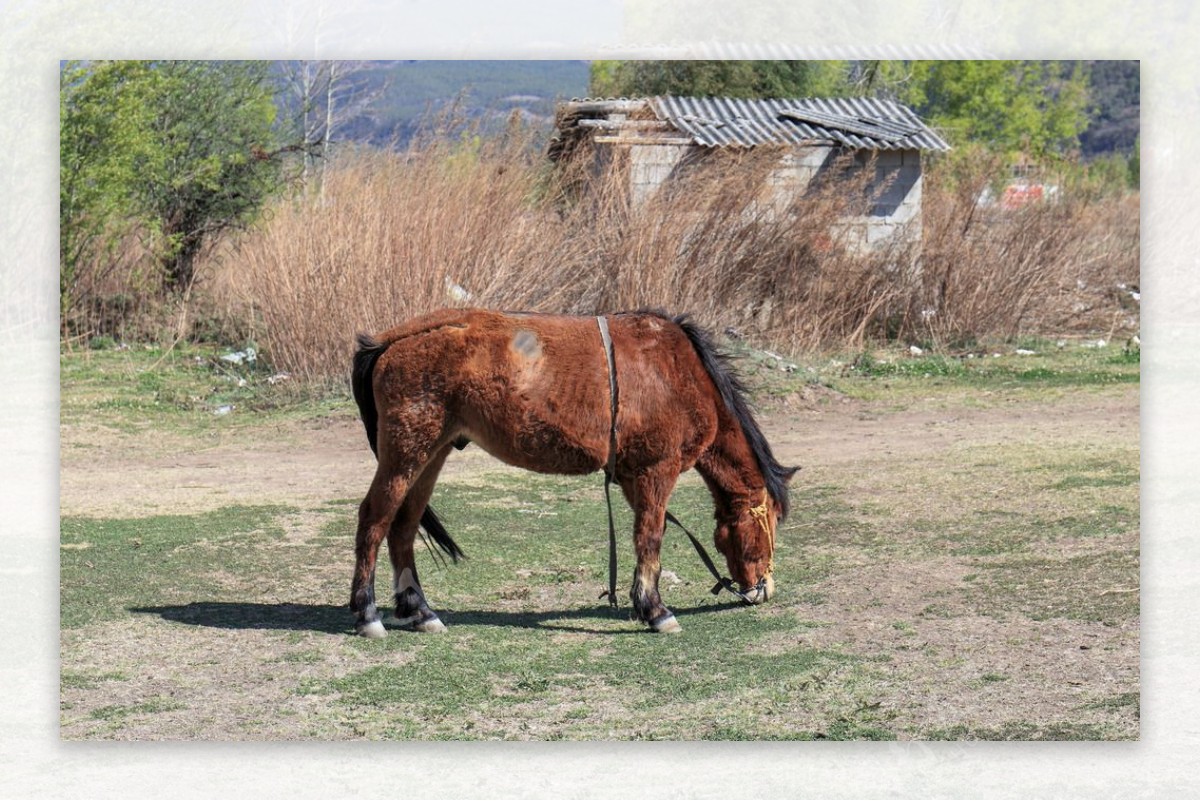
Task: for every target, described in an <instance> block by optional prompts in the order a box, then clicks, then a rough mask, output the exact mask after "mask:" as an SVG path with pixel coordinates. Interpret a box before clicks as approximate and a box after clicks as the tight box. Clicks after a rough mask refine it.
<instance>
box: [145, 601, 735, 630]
mask: <svg viewBox="0 0 1200 801" xmlns="http://www.w3.org/2000/svg"><path fill="white" fill-rule="evenodd" d="M738 606H740V604H738V603H730V602H716V603H711V604H702V605H699V606H692V607H686V608H676V609H674V610H673V611H674V613H675V615H676V617H682V616H685V615H694V614H701V613H705V612H715V611H718V610H721V609H729V608H734V607H738ZM129 611H130V612H133V613H134V614H140V615H157V616H158V617H161V618H162V619H163V620H168V621H171V622H173V623H184V624H187V625H189V626H201V627H204V628H217V629H234V630H264V631H265V630H276V631H314V632H323V633H325V634H345V633H349V632H352V631H353V630H354V625H353V622H354V619H353V616H352V615H351V613H350V610H349V608H348V607H346V606H334V605H332V604H291V603H279V604H265V603H237V602H229V601H193V602H191V603H188V604H180V605H173V606H140V607H132V608H130V610H129ZM438 615H439V616H440V617H441V618H442V620H443V621H445V623H446V625H448V626H454V625H456V624H457V625H461V626H497V627H511V628H522V629H550V630H556V631H574V632H580V633H586V634H641V633H649V630H648V629H645V628H642V627H640V626H636V627H633V626H631V627H628V628H617V629H614V628H605V627H600V626H597V625H595V624H594V623H595V622H596V621H601V620H609V621H611V620H617V621H626V622H631V621H630V617H629V615H630V610H629V608H628V607H622V608H619V609H617V610H614V609H612V607H609V606H591V607H583V608H579V609H564V610H555V611H549V612H546V611H543V612H526V611H496V610H484V609H455V608H452V607H451V608H439V609H438ZM589 622H591V623H592V625H589Z"/></svg>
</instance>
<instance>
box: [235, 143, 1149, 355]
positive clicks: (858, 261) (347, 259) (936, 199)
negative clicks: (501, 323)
mask: <svg viewBox="0 0 1200 801" xmlns="http://www.w3.org/2000/svg"><path fill="white" fill-rule="evenodd" d="M527 145H528V143H527V142H526V141H523V140H521V139H520V138H519V137H518V138H509V139H503V140H495V141H482V142H481V141H479V140H473V139H470V138H464V139H460V140H457V141H453V142H448V141H446V140H441V141H436V140H435V141H431V142H428V143H426V144H425V145H423V146H421V147H419V148H416V149H413V150H410V151H409V152H407V153H404V154H394V153H384V152H369V153H358V154H354V155H350V156H345V157H343V158H342V159H341V160H340V161H339V162H337V163H335V164H333V165H331V168H330V169H329V170H328V171H327V175H326V183H325V186H324V190H323V192H322V193H321V195H320V196H319V197H311V196H309V197H300V198H294V199H291V200H288V201H287V202H284V203H281V204H279V205H278V206H277V207H275V208H274V209H273V210H272V211H271V213H270V215H269V220H268V221H267V222H266V224H264V225H262V226H260V227H259V229H257V230H256V231H255V232H253V233H252V234H251V235H248V236H247V237H245V238H244V239H243V240H242V241H241V242H240V243H239V245H238V247H237V249H236V251H235V252H233V253H232V254H227V255H226V258H225V260H224V263H225V267H226V270H225V275H226V280H227V286H228V289H229V291H230V292H231V293H232V295H231V296H235V297H237V298H239V299H240V301H241V303H242V304H243V307H244V308H245V309H247V310H248V311H245V312H244V314H245V315H246V316H247V318H251V317H252V318H253V320H254V328H255V330H256V331H257V335H256V336H257V339H258V341H259V343H260V344H261V345H262V346H264V347H265V348H266V350H267V351H268V352H269V354H270V357H271V359H272V361H273V363H274V364H276V365H277V366H279V367H280V368H282V369H287V370H289V371H291V372H293V373H294V374H296V375H297V376H300V377H305V378H309V379H327V378H337V377H340V376H342V375H343V374H344V371H345V370H346V369H347V365H348V363H349V353H350V349H351V346H352V340H353V335H354V334H355V333H356V332H358V331H374V330H380V329H383V328H386V327H389V326H391V325H393V324H395V323H396V322H398V321H400V320H403V319H405V318H408V317H412V316H414V315H417V314H420V313H423V312H426V311H429V310H432V309H434V308H438V307H443V306H448V305H449V306H453V305H458V306H465V305H476V306H486V307H493V308H506V309H529V310H536V311H547V312H569V313H599V312H604V311H617V310H622V309H631V308H640V307H660V308H665V309H667V310H669V311H672V312H688V313H690V314H692V315H693V316H695V317H696V318H698V319H699V320H700V321H701V322H703V323H704V324H706V325H709V326H712V327H714V328H717V329H718V330H723V329H727V328H732V329H735V330H736V331H737V332H738V333H739V334H741V335H743V336H747V337H750V338H752V339H754V340H756V341H760V342H766V343H770V344H772V345H773V346H775V347H777V348H779V349H781V350H784V351H787V352H791V353H796V352H800V351H807V350H815V349H822V348H835V349H856V348H861V347H863V345H864V343H865V342H866V341H868V340H874V339H880V338H884V337H901V338H904V339H906V340H909V341H915V342H931V341H932V342H934V343H938V344H943V345H944V344H950V345H953V344H955V343H959V342H963V341H968V340H971V339H984V338H989V337H1013V336H1018V335H1023V334H1030V333H1042V334H1044V333H1048V332H1051V331H1054V332H1059V331H1061V330H1063V329H1064V328H1080V329H1087V328H1090V329H1097V328H1104V327H1111V326H1112V325H1114V324H1115V323H1116V322H1117V315H1119V313H1120V311H1121V310H1120V308H1119V306H1118V304H1117V300H1119V298H1117V297H1116V295H1115V294H1113V287H1115V285H1116V284H1118V283H1128V284H1136V283H1137V272H1138V261H1137V238H1138V220H1137V206H1136V198H1134V199H1133V200H1128V199H1125V200H1122V199H1113V198H1098V197H1092V196H1087V195H1081V196H1079V197H1074V198H1071V199H1068V200H1066V201H1064V202H1060V203H1053V204H1050V203H1047V204H1042V205H1039V206H1037V207H1034V208H1028V209H1025V210H1022V211H1020V212H1017V213H1009V214H1004V215H1000V214H997V213H988V214H986V215H985V214H984V212H983V211H982V210H980V209H979V208H977V206H976V204H975V202H974V201H975V198H976V197H977V196H978V190H979V189H980V188H981V187H982V185H983V182H985V181H986V180H987V177H988V175H989V173H988V172H987V170H986V167H987V165H977V166H976V167H975V168H974V169H975V172H974V173H972V172H969V174H965V175H964V174H955V175H948V174H944V173H946V172H947V171H948V170H943V171H941V172H939V170H938V169H936V168H935V169H932V170H931V171H930V172H929V174H928V175H927V178H926V182H925V196H924V197H925V210H924V215H925V217H924V224H923V227H924V236H923V250H922V249H919V248H914V247H907V246H901V245H895V246H892V247H891V248H887V249H884V250H877V251H873V252H871V253H862V252H858V251H856V250H855V248H853V247H852V246H850V245H849V243H848V242H846V241H843V238H844V235H845V233H846V232H845V231H844V230H843V228H842V227H839V225H838V221H839V220H840V219H843V218H844V217H845V216H846V215H853V214H860V213H862V212H863V211H864V205H865V203H866V202H867V200H866V193H865V192H864V191H863V182H864V181H865V178H866V175H867V173H868V172H869V171H868V170H860V171H858V172H857V173H849V174H847V175H845V176H843V177H842V178H841V179H840V180H831V181H828V182H826V183H825V184H824V185H823V186H820V187H812V188H810V191H808V192H806V193H805V194H804V195H803V196H802V197H797V198H795V200H794V201H793V202H792V203H791V205H790V207H789V208H788V209H786V210H784V211H783V213H779V212H780V209H779V208H777V206H776V205H775V204H773V203H770V202H766V198H767V197H768V194H767V192H768V190H767V184H768V176H769V173H770V171H771V168H772V167H773V166H774V164H775V163H776V159H777V158H778V153H775V152H772V151H769V150H761V151H756V152H753V153H741V154H737V153H718V154H714V155H713V156H711V157H710V158H708V159H706V160H705V161H704V162H703V164H702V165H701V166H700V167H699V168H697V169H693V170H691V171H689V173H688V174H687V175H686V176H684V177H683V178H681V179H680V180H678V181H677V182H676V183H675V184H674V185H673V186H672V187H671V189H670V190H664V191H660V192H659V193H658V194H657V195H655V196H654V197H652V198H651V199H650V200H649V201H648V202H646V203H644V204H642V205H641V206H640V207H638V208H633V207H631V205H630V202H629V199H628V197H627V195H626V193H625V192H624V191H623V190H622V187H623V186H625V183H624V170H625V169H627V165H624V164H622V163H621V162H620V161H619V160H618V161H616V162H614V163H611V164H608V165H606V166H604V167H602V168H596V167H595V165H594V162H591V161H588V160H586V159H581V160H579V161H578V162H577V163H576V164H575V165H574V167H573V169H569V170H566V171H565V172H559V173H551V172H550V170H549V169H548V167H547V165H546V164H545V162H544V160H543V159H542V158H541V156H540V154H538V153H537V152H536V151H533V150H531V149H530V148H529V147H528V146H527ZM597 169H599V172H597ZM976 173H978V174H976ZM584 178H586V179H587V180H584ZM949 187H955V188H953V189H951V188H949ZM1097 291H1100V292H1101V293H1108V294H1102V296H1099V295H1095V293H1096V292H1097ZM1089 292H1090V293H1091V294H1089ZM1126 316H1127V315H1126ZM1134 325H1136V321H1135V322H1134Z"/></svg>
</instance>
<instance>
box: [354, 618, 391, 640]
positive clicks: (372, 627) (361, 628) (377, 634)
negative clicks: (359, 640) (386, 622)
mask: <svg viewBox="0 0 1200 801" xmlns="http://www.w3.org/2000/svg"><path fill="white" fill-rule="evenodd" d="M357 631H358V636H360V637H366V638H367V639H369V640H381V639H383V638H384V637H386V636H387V629H385V628H384V627H383V623H382V622H381V621H378V620H371V621H368V622H366V623H359V624H358V626H357Z"/></svg>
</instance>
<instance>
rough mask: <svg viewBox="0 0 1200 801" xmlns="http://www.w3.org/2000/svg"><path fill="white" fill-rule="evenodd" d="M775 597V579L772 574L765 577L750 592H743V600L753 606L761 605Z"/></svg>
mask: <svg viewBox="0 0 1200 801" xmlns="http://www.w3.org/2000/svg"><path fill="white" fill-rule="evenodd" d="M773 595H775V579H774V578H772V577H771V575H770V574H768V575H766V576H763V577H762V578H760V579H759V580H758V583H757V584H755V585H754V586H753V587H751V588H750V589H748V590H743V591H742V600H743V601H745V602H746V603H748V604H751V605H757V604H761V603H762V602H764V601H767V600H770V598H771V597H772V596H773Z"/></svg>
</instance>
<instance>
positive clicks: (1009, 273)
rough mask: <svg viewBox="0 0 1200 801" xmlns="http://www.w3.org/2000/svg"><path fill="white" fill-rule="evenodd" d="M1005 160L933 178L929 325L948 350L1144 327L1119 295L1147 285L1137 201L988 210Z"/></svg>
mask: <svg viewBox="0 0 1200 801" xmlns="http://www.w3.org/2000/svg"><path fill="white" fill-rule="evenodd" d="M1000 172H1001V163H1000V162H999V161H998V160H995V161H991V162H989V161H987V160H979V161H975V162H961V161H959V162H950V163H945V164H943V165H941V169H940V170H939V169H935V170H934V171H933V172H932V174H931V175H929V176H927V177H926V182H925V187H926V189H925V204H924V205H925V212H924V217H925V239H924V248H923V258H922V263H921V266H922V279H923V280H922V284H923V291H922V295H921V297H920V299H919V301H918V303H919V306H920V311H919V323H917V324H916V325H915V328H914V330H915V331H917V332H920V331H921V330H924V331H925V332H926V333H927V334H928V336H929V338H930V339H932V340H933V341H934V342H936V343H938V344H941V345H954V344H957V343H962V342H970V341H973V340H978V339H983V338H988V337H991V338H996V337H999V338H1013V337H1017V336H1020V335H1022V334H1030V333H1034V334H1062V333H1071V332H1088V331H1102V330H1106V329H1107V330H1108V331H1109V332H1112V331H1114V330H1117V329H1128V328H1130V327H1136V325H1137V324H1138V321H1137V319H1136V310H1135V309H1131V308H1130V305H1129V303H1128V302H1127V299H1128V298H1127V296H1122V295H1121V292H1120V290H1118V287H1120V286H1126V287H1133V286H1136V285H1137V284H1138V281H1139V272H1140V259H1139V242H1140V215H1139V211H1138V198H1137V195H1136V194H1126V195H1115V194H1102V193H1098V192H1096V191H1095V190H1094V189H1092V190H1089V189H1087V188H1085V187H1083V186H1058V187H1056V190H1057V191H1056V192H1055V194H1054V195H1052V196H1051V197H1050V198H1049V199H1047V200H1046V201H1044V202H1038V203H1029V204H1027V205H1025V206H1022V207H1019V208H1015V209H1005V208H1003V207H1002V206H1001V205H999V204H996V203H991V204H984V203H981V202H980V198H981V196H982V195H983V194H984V190H985V189H986V188H987V187H988V185H989V183H994V182H995V177H996V175H997V174H998V173H1000Z"/></svg>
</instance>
